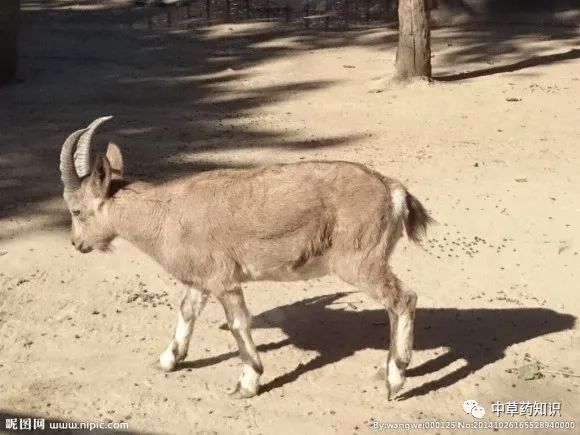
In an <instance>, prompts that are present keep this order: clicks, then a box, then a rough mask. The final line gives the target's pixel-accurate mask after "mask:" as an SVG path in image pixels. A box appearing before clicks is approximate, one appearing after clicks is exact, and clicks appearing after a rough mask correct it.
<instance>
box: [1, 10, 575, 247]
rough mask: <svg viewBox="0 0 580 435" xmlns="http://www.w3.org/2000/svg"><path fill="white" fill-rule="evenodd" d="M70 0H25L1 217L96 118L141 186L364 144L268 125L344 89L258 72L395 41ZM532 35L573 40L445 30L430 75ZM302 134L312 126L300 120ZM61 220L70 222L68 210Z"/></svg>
mask: <svg viewBox="0 0 580 435" xmlns="http://www.w3.org/2000/svg"><path fill="white" fill-rule="evenodd" d="M72 3H73V2H68V1H56V0H51V1H47V2H38V1H24V2H23V12H22V22H23V23H22V32H21V44H20V45H21V50H20V53H21V59H20V60H21V62H20V65H21V72H20V81H17V82H16V83H14V84H11V85H9V86H5V87H2V88H0V222H1V221H2V220H5V219H10V218H13V217H17V216H18V217H28V216H32V217H33V216H38V215H40V214H42V213H44V212H43V211H42V207H37V206H36V205H35V203H37V202H43V201H46V200H50V199H54V198H58V197H59V196H60V195H61V185H60V180H59V178H60V175H59V172H58V155H59V147H60V145H61V144H62V142H63V140H64V138H65V137H66V136H67V135H68V134H69V133H70V132H72V131H74V130H76V129H78V128H81V127H82V126H85V125H86V124H87V123H88V122H90V121H91V120H93V119H95V118H96V117H99V116H103V115H109V114H111V115H114V116H115V120H114V122H111V123H109V124H107V125H106V126H104V128H103V131H102V134H101V135H99V138H107V139H109V138H111V139H113V140H115V141H117V142H119V143H120V145H121V146H122V147H123V145H125V144H127V145H128V146H125V147H123V149H124V152H125V154H126V161H127V162H128V173H129V174H131V175H135V176H138V177H145V178H147V179H148V180H149V181H164V180H167V179H170V178H176V177H181V176H184V175H185V174H189V173H195V172H200V171H204V170H208V169H213V168H215V167H234V168H235V167H247V166H251V164H252V163H251V162H250V161H240V160H232V159H227V158H225V159H221V161H220V162H219V163H217V162H216V161H214V160H213V157H214V156H215V157H216V158H219V157H220V155H224V154H226V152H227V151H230V150H235V149H248V150H257V149H266V150H288V149H295V150H300V149H313V148H320V149H324V148H329V147H339V146H346V145H350V144H352V143H355V142H358V141H360V140H362V137H365V136H364V134H359V132H356V131H355V132H353V133H352V134H350V135H346V136H333V135H332V134H330V135H328V136H327V137H316V138H314V140H311V139H310V140H305V139H304V136H305V135H300V134H298V133H299V132H297V131H286V130H284V129H283V128H274V127H273V126H271V125H269V124H268V123H267V122H266V118H267V116H263V115H262V113H267V111H268V110H272V109H271V106H272V105H274V104H276V103H278V102H280V101H289V100H292V99H293V98H297V97H298V96H300V95H304V94H308V93H313V92H316V91H319V90H321V89H329V88H332V87H335V86H340V82H339V81H336V80H328V79H324V78H319V79H311V80H308V79H303V78H302V76H301V75H300V74H298V75H296V76H295V77H298V78H296V79H294V80H288V79H287V78H284V77H264V76H259V74H258V75H257V74H256V71H255V70H254V67H256V66H259V65H262V64H264V63H266V62H271V61H273V60H276V59H282V58H284V59H292V58H293V57H295V56H297V55H299V54H301V53H304V52H305V51H314V50H319V49H327V48H331V47H332V48H337V47H346V46H362V47H365V48H368V47H374V48H376V49H378V50H381V51H387V50H390V51H391V52H392V53H393V60H394V52H395V50H394V49H395V47H396V44H397V32H396V29H394V28H390V30H385V28H384V26H381V27H369V28H364V29H354V30H351V31H344V32H317V31H307V30H304V29H301V28H300V27H297V26H292V25H289V26H287V25H283V24H280V23H263V22H258V23H254V22H248V23H246V24H247V26H246V24H243V23H242V25H240V26H238V27H236V29H234V30H230V25H218V26H200V25H195V26H189V25H186V26H181V27H180V26H176V27H174V28H166V27H163V28H154V29H148V28H147V26H146V23H145V21H146V19H145V18H144V16H143V14H142V12H141V11H139V10H136V9H134V8H126V7H119V6H118V4H117V3H115V2H111V1H106V2H99V3H97V2H74V3H75V4H74V5H73V4H72ZM77 4H80V5H81V6H82V5H83V4H90V5H91V8H89V9H84V10H83V9H81V8H80V7H77ZM238 24H239V23H238ZM530 36H532V37H537V38H540V39H541V38H544V39H545V38H548V39H556V40H564V41H568V40H569V41H572V43H574V37H575V36H577V32H576V30H573V29H550V30H547V29H544V28H538V27H531V26H526V27H522V26H512V27H494V28H484V27H480V28H472V27H463V28H456V29H453V30H452V31H449V30H445V29H442V30H441V31H435V32H434V33H433V45H434V47H437V46H440V47H447V45H448V43H451V42H452V43H453V44H454V45H455V46H456V47H458V48H457V49H455V48H454V49H453V50H444V51H443V52H441V54H440V55H439V54H436V57H435V60H434V70H435V71H437V70H440V71H443V73H444V77H449V76H451V77H453V74H454V73H453V72H451V73H445V71H444V70H443V68H442V66H443V65H450V66H451V67H452V70H456V69H457V65H460V64H462V63H465V62H481V61H485V60H488V59H492V60H494V61H497V60H498V58H499V57H500V56H501V57H503V56H504V55H505V54H510V55H517V56H522V57H524V58H526V57H530V56H531V55H532V54H530V53H528V52H526V51H522V50H521V49H520V48H519V44H518V41H519V39H520V38H521V37H530ZM435 53H437V49H436V50H435ZM552 59H553V61H558V60H565V59H559V58H558V57H554V58H552ZM498 68H499V67H498ZM303 130H304V131H306V132H307V131H308V130H309V125H308V122H307V121H306V122H305V126H304V128H303ZM97 140H98V141H99V140H101V139H98V138H97ZM100 146H103V144H102V143H101V144H100ZM202 152H203V153H204V155H203V157H200V156H199V154H200V153H202ZM208 153H209V154H211V157H208V156H207V154H208ZM63 216H64V215H63ZM55 222H56V223H57V224H58V225H60V223H61V222H66V216H65V218H64V219H60V218H58V219H55ZM13 235H14V234H13ZM2 237H3V235H2V234H0V238H2Z"/></svg>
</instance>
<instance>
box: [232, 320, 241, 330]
mask: <svg viewBox="0 0 580 435" xmlns="http://www.w3.org/2000/svg"><path fill="white" fill-rule="evenodd" d="M232 329H235V330H238V329H240V319H238V318H237V317H236V318H235V319H234V321H233V322H232Z"/></svg>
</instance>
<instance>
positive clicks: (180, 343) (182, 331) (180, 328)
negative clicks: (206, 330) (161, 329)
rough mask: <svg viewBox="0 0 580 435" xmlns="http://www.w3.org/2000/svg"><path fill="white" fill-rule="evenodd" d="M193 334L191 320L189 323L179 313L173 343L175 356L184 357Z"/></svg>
mask: <svg viewBox="0 0 580 435" xmlns="http://www.w3.org/2000/svg"><path fill="white" fill-rule="evenodd" d="M192 332H193V318H191V319H190V320H189V321H187V320H185V319H184V318H183V315H182V314H181V312H180V313H179V314H178V315H177V327H176V328H175V342H176V343H177V356H181V355H185V354H186V353H187V348H188V346H189V340H190V338H191V334H192Z"/></svg>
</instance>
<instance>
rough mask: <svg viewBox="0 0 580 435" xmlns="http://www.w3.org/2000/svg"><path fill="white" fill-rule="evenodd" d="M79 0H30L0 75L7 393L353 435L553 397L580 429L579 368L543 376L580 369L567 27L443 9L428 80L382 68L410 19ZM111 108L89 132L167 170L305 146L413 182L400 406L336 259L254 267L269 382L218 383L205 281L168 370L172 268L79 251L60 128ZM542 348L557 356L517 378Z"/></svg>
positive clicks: (223, 373)
mask: <svg viewBox="0 0 580 435" xmlns="http://www.w3.org/2000/svg"><path fill="white" fill-rule="evenodd" d="M66 3H71V2H62V1H61V2H54V1H53V2H50V1H48V2H44V3H42V4H40V3H39V2H24V5H25V10H24V13H23V26H22V41H21V42H22V43H21V60H22V61H21V68H20V69H21V72H20V80H19V81H18V82H17V83H15V84H12V85H10V86H6V87H3V88H0V385H1V388H0V410H2V411H1V412H2V413H8V414H9V413H19V414H21V415H27V416H41V417H46V418H54V419H59V420H66V421H69V420H70V421H105V420H110V421H127V422H129V427H130V430H131V431H148V432H156V433H159V432H161V433H220V434H221V433H235V434H237V433H240V434H245V433H248V434H258V433H261V434H271V433H277V434H295V433H315V434H319V433H320V434H326V433H340V434H343V433H344V434H353V433H358V434H362V433H370V432H372V431H373V429H372V427H371V426H372V420H377V421H380V422H390V423H395V422H409V423H410V422H419V421H430V420H437V421H449V420H462V421H466V422H472V421H474V419H473V417H472V416H470V415H466V414H464V412H463V409H462V404H463V401H464V400H466V399H474V400H477V401H478V402H479V403H480V404H481V405H482V406H484V408H485V409H486V412H487V414H486V419H487V418H488V417H490V418H491V419H492V420H498V417H496V416H495V415H494V414H492V413H491V404H492V402H498V401H499V402H504V403H505V402H509V401H517V402H521V401H532V402H533V401H540V402H559V403H561V408H562V411H561V417H557V418H556V417H545V418H540V417H532V418H531V420H534V421H536V420H537V421H540V420H548V421H555V420H567V421H570V420H576V423H577V424H580V400H579V384H580V379H579V378H578V377H568V376H565V375H563V374H561V373H552V372H564V373H570V372H572V373H575V374H576V375H578V374H580V373H579V371H578V361H580V337H579V336H578V329H577V326H576V322H577V320H576V319H577V317H578V316H579V315H580V297H579V294H580V293H579V292H580V285H579V271H580V255H579V252H580V227H579V225H580V224H579V222H580V219H579V217H580V189H579V188H578V186H580V171H579V170H578V168H579V167H580V147H579V144H580V142H579V139H580V123H579V120H580V44H579V39H578V36H579V35H578V33H579V32H578V29H577V28H571V27H568V28H558V27H545V28H541V27H522V26H501V27H477V28H474V27H471V28H470V27H465V26H464V27H456V28H442V29H435V30H434V31H433V43H432V45H433V56H434V57H433V71H434V75H435V76H436V78H437V80H435V81H434V82H433V83H427V82H417V83H413V84H411V85H408V86H406V87H400V86H395V85H393V84H391V83H389V82H388V80H387V79H386V78H388V77H390V76H391V75H392V74H393V65H394V58H395V50H396V42H397V34H396V31H395V30H394V29H391V28H386V27H384V26H381V27H367V28H360V29H355V30H351V31H348V32H328V33H325V32H320V31H304V30H301V29H300V28H299V27H297V26H288V27H287V26H282V25H279V24H268V23H252V24H247V23H246V24H243V23H242V24H231V25H217V24H216V25H212V26H201V27H200V26H196V25H193V24H192V25H187V23H185V24H183V23H182V25H181V26H177V27H175V28H173V29H168V28H166V27H165V26H163V25H161V24H157V25H155V26H154V27H153V29H147V28H146V26H145V19H144V16H143V14H142V13H141V12H139V11H130V12H128V11H126V10H122V9H117V8H115V7H113V6H115V5H116V4H112V3H109V2H103V3H105V5H104V6H102V7H90V8H80V7H75V6H74V5H73V7H68V8H60V7H59V6H61V5H63V4H66ZM39 5H40V6H39ZM109 114H110V115H114V116H115V118H114V120H113V121H111V122H110V123H109V124H107V125H106V127H104V128H103V129H102V130H101V132H100V135H99V140H100V141H106V140H109V139H113V140H115V141H117V142H118V143H119V144H120V145H121V146H122V147H123V149H124V151H125V153H126V165H127V172H128V173H129V174H131V175H134V176H138V177H144V178H148V179H150V180H153V181H160V182H161V181H163V180H167V179H170V178H175V177H182V176H184V175H185V174H187V173H192V172H199V171H203V170H208V169H213V168H223V167H246V166H254V165H261V164H266V163H272V162H290V161H297V160H300V159H341V160H352V161H356V162H360V163H364V164H367V165H369V166H371V167H372V168H374V169H376V170H379V171H380V172H382V173H383V174H386V175H389V176H393V177H397V178H399V179H401V180H402V181H404V182H405V183H406V184H407V186H408V187H409V189H410V191H411V192H413V194H415V195H416V196H417V197H418V198H420V199H421V201H422V202H423V203H424V204H425V205H426V206H427V207H428V209H429V210H430V212H431V213H432V214H433V216H434V217H435V218H436V219H437V221H438V222H439V224H438V225H437V226H434V227H433V228H432V229H431V231H430V233H429V236H428V240H426V241H425V242H424V243H423V247H422V248H421V247H417V246H413V245H411V244H409V242H408V241H407V240H402V241H401V243H400V245H399V247H398V249H397V252H396V254H395V256H394V258H393V261H392V263H393V268H394V269H395V271H397V273H398V274H399V276H400V277H401V278H402V279H403V280H404V281H405V282H406V283H407V284H408V285H410V286H411V287H412V288H414V289H415V290H416V291H417V292H418V294H419V309H418V312H417V318H416V339H415V341H416V343H415V349H416V350H415V353H414V356H413V361H412V363H411V368H410V371H409V379H408V381H407V384H406V386H405V389H404V391H403V392H402V394H401V400H398V401H392V402H387V397H386V389H385V386H384V381H383V380H380V379H377V376H376V372H377V368H378V367H379V366H380V365H381V364H382V362H383V361H384V359H385V358H386V354H387V353H386V349H387V347H388V342H387V336H388V326H387V324H386V321H387V318H386V313H385V312H384V310H382V309H380V307H379V306H377V305H375V304H374V303H373V302H372V301H371V300H369V299H368V298H367V297H366V296H365V295H363V294H359V293H356V292H355V289H353V288H350V287H348V286H347V285H346V284H344V283H342V282H340V281H338V280H336V279H334V278H330V277H329V278H324V279H316V280H312V281H308V282H298V283H269V282H266V283H259V284H249V285H247V286H246V291H245V293H246V298H247V300H248V304H249V307H250V310H251V312H252V313H253V314H254V315H255V318H254V333H253V335H254V339H255V341H256V343H257V344H258V346H259V350H260V351H261V357H262V360H263V363H264V366H265V374H264V376H263V378H262V380H263V388H262V394H261V395H259V396H258V397H256V398H254V399H251V400H245V401H236V400H232V399H230V398H229V397H228V396H227V392H228V391H229V390H230V389H231V388H232V387H233V386H234V384H235V382H236V380H237V377H238V375H239V372H240V370H241V368H240V362H239V359H238V357H237V348H236V346H235V341H234V339H233V337H231V335H230V333H229V331H228V330H227V329H226V328H225V326H224V321H225V319H224V315H223V312H222V309H221V307H220V306H219V305H218V303H217V302H215V301H212V302H210V303H209V305H208V307H207V308H206V311H205V312H204V313H203V316H202V318H201V319H200V321H199V322H198V323H197V325H196V331H195V333H194V339H193V341H192V346H191V349H190V352H189V356H188V359H187V361H186V363H185V364H184V365H183V366H182V367H181V368H180V369H179V370H178V371H175V372H172V373H169V374H165V373H163V372H161V371H159V370H158V369H157V368H156V360H157V357H158V355H159V353H160V352H161V351H162V350H163V349H164V347H165V346H166V344H167V343H168V340H169V338H170V334H171V333H172V331H173V328H174V321H175V318H176V306H177V305H178V302H179V298H180V295H181V289H180V288H179V286H178V285H177V284H176V283H175V282H173V280H172V279H170V278H169V277H168V276H167V275H166V274H165V273H164V272H163V271H162V270H161V269H160V268H159V266H157V265H156V264H154V263H153V262H152V260H150V259H148V258H147V257H145V256H144V255H143V254H141V253H140V252H138V251H137V250H136V249H135V248H133V247H131V246H129V245H128V244H127V243H126V242H123V241H117V242H115V250H114V252H112V253H110V254H100V253H94V254H87V255H82V254H79V253H77V252H76V251H74V249H73V248H72V246H71V245H70V242H69V236H68V226H69V218H68V214H67V212H66V210H65V208H64V203H63V201H62V199H61V196H60V195H61V185H60V181H59V171H58V155H59V151H60V146H61V144H62V142H63V140H64V138H65V137H66V136H67V135H68V134H69V133H70V132H71V131H73V130H75V129H78V128H80V127H82V126H84V125H86V124H87V123H88V122H90V121H91V120H93V119H94V118H96V117H97V116H101V115H109ZM536 360H537V361H540V362H541V363H542V364H544V365H546V366H547V368H545V373H544V375H545V376H544V377H543V378H541V379H536V380H530V381H523V380H520V379H518V376H517V371H516V369H517V368H518V367H521V366H522V365H524V364H526V363H528V362H530V361H531V362H534V361H536ZM550 371H551V372H550ZM522 418H523V417H505V416H503V417H502V418H501V420H503V421H515V420H521V419H522ZM2 423H3V422H0V426H1V424H2ZM391 432H392V431H391ZM433 432H440V433H450V432H454V431H448V430H433ZM500 432H501V431H500ZM514 432H515V433H517V431H510V433H514ZM532 432H537V433H545V430H540V429H538V430H536V431H532ZM396 433H397V432H396ZM463 433H466V432H465V431H464V432H463ZM526 433H530V431H527V432H526Z"/></svg>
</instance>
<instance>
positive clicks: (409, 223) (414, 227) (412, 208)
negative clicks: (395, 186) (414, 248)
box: [404, 192, 435, 243]
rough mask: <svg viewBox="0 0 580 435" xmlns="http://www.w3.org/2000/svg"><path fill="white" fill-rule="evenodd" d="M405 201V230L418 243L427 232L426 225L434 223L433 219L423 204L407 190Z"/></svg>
mask: <svg viewBox="0 0 580 435" xmlns="http://www.w3.org/2000/svg"><path fill="white" fill-rule="evenodd" d="M406 201H407V214H406V216H405V221H404V222H405V230H406V231H407V236H408V237H409V239H411V240H412V241H414V242H416V243H418V242H419V241H420V240H421V238H422V237H423V235H425V233H426V232H427V227H428V226H429V225H431V224H433V223H435V219H433V218H432V217H431V216H429V213H428V212H427V210H425V207H424V206H423V204H421V203H420V202H419V200H418V199H417V198H415V197H414V196H413V195H411V194H410V193H409V192H407V198H406Z"/></svg>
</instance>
